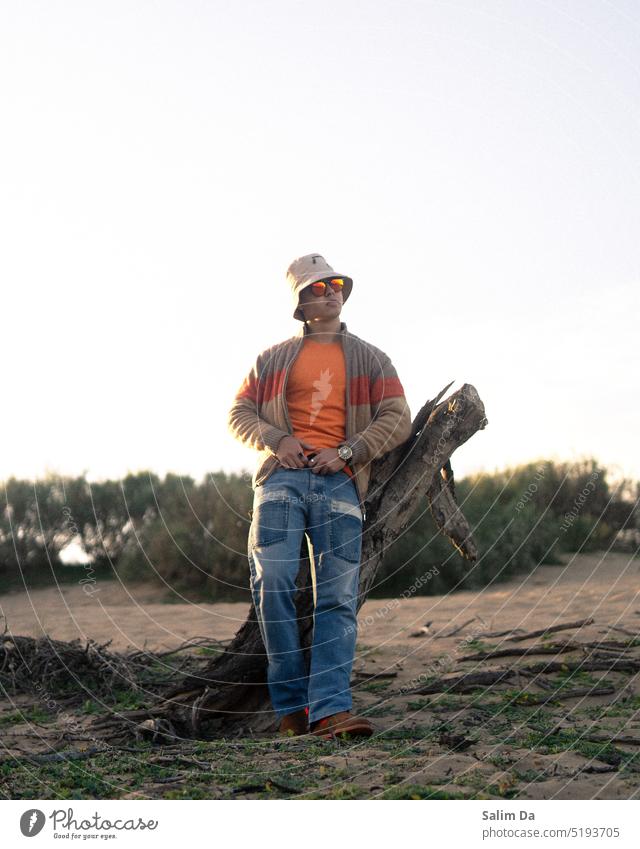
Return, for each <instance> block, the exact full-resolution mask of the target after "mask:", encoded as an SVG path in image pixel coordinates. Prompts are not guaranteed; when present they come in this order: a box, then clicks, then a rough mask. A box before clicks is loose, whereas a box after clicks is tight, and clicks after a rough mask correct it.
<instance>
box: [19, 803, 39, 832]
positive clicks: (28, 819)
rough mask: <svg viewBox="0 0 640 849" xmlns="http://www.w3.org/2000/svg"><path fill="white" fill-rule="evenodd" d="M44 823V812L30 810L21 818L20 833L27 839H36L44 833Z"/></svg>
mask: <svg viewBox="0 0 640 849" xmlns="http://www.w3.org/2000/svg"><path fill="white" fill-rule="evenodd" d="M44 823H45V816H44V812H43V811H40V810H39V809H38V808H30V809H29V810H28V811H25V812H24V813H23V815H22V816H21V817H20V831H21V832H22V833H23V834H24V836H25V837H35V836H36V834H40V832H41V831H42V828H43V826H44Z"/></svg>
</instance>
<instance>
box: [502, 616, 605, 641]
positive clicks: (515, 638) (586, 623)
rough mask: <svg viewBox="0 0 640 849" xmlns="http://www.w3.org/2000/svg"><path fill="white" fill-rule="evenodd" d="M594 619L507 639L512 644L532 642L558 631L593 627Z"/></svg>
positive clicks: (555, 626)
mask: <svg viewBox="0 0 640 849" xmlns="http://www.w3.org/2000/svg"><path fill="white" fill-rule="evenodd" d="M593 621H594V620H593V618H589V619H580V620H578V621H577V622H565V623H564V624H560V625H550V626H549V627H548V628H540V630H538V631H529V633H526V634H518V635H517V636H515V637H507V639H508V640H509V641H510V642H514V643H516V642H520V641H521V640H530V639H531V638H532V637H542V636H544V635H545V634H555V633H556V632H557V631H568V630H571V629H573V628H583V627H584V626H585V625H591V624H592V622H593Z"/></svg>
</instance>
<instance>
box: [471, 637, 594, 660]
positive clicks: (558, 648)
mask: <svg viewBox="0 0 640 849" xmlns="http://www.w3.org/2000/svg"><path fill="white" fill-rule="evenodd" d="M577 648H580V644H579V643H571V642H567V643H551V644H541V643H536V645H535V646H527V647H526V648H522V649H520V648H515V647H514V648H506V649H489V650H488V651H481V652H476V653H475V654H465V655H463V657H459V658H457V660H456V663H464V662H465V661H469V660H489V659H491V658H494V657H525V656H526V655H529V654H561V653H562V652H567V651H575V650H576V649H577Z"/></svg>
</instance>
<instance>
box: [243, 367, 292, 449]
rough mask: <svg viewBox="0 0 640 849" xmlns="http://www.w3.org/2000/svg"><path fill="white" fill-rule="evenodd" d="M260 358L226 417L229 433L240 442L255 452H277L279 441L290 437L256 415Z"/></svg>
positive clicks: (245, 379)
mask: <svg viewBox="0 0 640 849" xmlns="http://www.w3.org/2000/svg"><path fill="white" fill-rule="evenodd" d="M259 364H260V358H258V360H256V363H255V364H254V366H253V367H252V369H251V371H250V372H249V374H247V376H246V377H245V378H244V380H243V381H242V384H241V385H240V388H239V389H238V391H237V393H236V396H235V398H234V401H233V404H232V406H231V409H230V410H229V414H228V416H227V425H228V429H229V432H230V433H231V434H232V435H233V436H234V437H235V438H236V439H238V440H239V441H240V442H242V443H243V444H245V445H248V446H249V448H254V449H256V450H257V451H264V450H265V449H268V450H269V451H271V453H272V454H275V453H276V451H277V450H278V445H279V443H280V440H281V439H282V438H283V437H284V436H290V434H289V433H287V432H286V431H284V430H281V429H280V428H278V427H275V426H274V425H272V424H269V422H267V421H265V419H263V418H261V417H260V416H259V415H258V374H259Z"/></svg>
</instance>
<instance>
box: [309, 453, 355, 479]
mask: <svg viewBox="0 0 640 849" xmlns="http://www.w3.org/2000/svg"><path fill="white" fill-rule="evenodd" d="M346 465H347V464H346V462H345V461H344V460H342V459H340V457H338V449H337V448H323V449H322V450H321V451H318V453H317V454H316V456H315V457H312V458H311V460H309V468H310V469H311V471H312V472H313V473H314V474H316V475H334V474H335V473H336V472H341V471H342V469H344V467H345V466H346Z"/></svg>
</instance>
